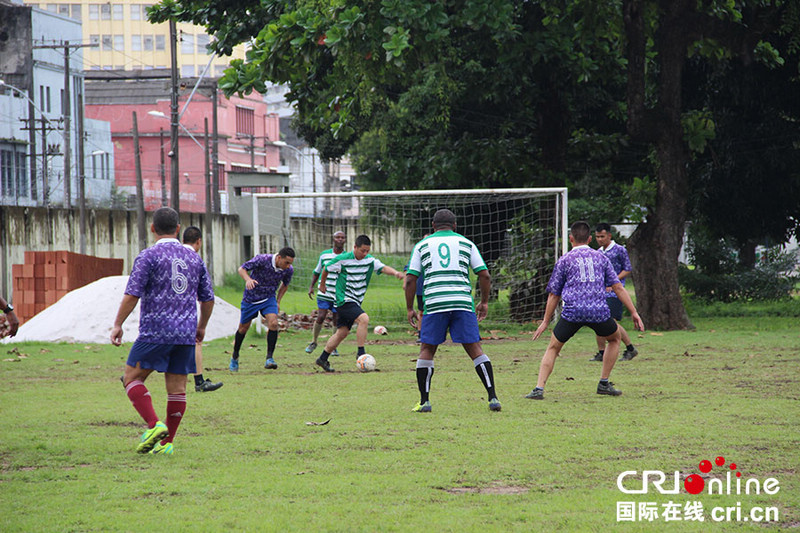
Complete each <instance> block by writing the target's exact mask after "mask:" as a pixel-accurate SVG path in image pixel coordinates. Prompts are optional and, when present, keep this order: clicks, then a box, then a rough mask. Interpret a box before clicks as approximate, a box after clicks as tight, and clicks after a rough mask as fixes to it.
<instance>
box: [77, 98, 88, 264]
mask: <svg viewBox="0 0 800 533" xmlns="http://www.w3.org/2000/svg"><path fill="white" fill-rule="evenodd" d="M76 97H77V101H78V102H77V103H78V213H79V217H80V229H81V237H80V252H81V254H83V255H86V162H85V158H86V155H85V152H84V151H85V147H84V141H85V140H86V136H85V133H84V130H83V93H81V92H79V93H78V94H77V95H76Z"/></svg>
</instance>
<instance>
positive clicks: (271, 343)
mask: <svg viewBox="0 0 800 533" xmlns="http://www.w3.org/2000/svg"><path fill="white" fill-rule="evenodd" d="M264 318H266V319H267V360H266V362H265V363H264V368H268V369H275V368H278V364H277V363H276V362H275V359H274V358H273V356H274V355H275V345H276V344H278V315H277V314H276V313H268V314H267V315H266V316H265V317H264Z"/></svg>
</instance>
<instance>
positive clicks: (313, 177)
mask: <svg viewBox="0 0 800 533" xmlns="http://www.w3.org/2000/svg"><path fill="white" fill-rule="evenodd" d="M315 154H316V152H311V191H312V192H317V162H316V161H315V159H316V157H315ZM316 218H317V198H316V197H314V219H316Z"/></svg>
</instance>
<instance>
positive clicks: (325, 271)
mask: <svg viewBox="0 0 800 533" xmlns="http://www.w3.org/2000/svg"><path fill="white" fill-rule="evenodd" d="M327 281H328V269H326V268H323V269H322V275H321V276H320V277H319V292H321V293H322V294H325V293H326V292H328V290H327V288H326V287H325V283H326V282H327Z"/></svg>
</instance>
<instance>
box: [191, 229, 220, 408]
mask: <svg viewBox="0 0 800 533" xmlns="http://www.w3.org/2000/svg"><path fill="white" fill-rule="evenodd" d="M183 245H184V246H185V247H187V248H188V249H190V250H192V251H193V252H195V253H198V254H199V253H200V249H201V248H202V247H203V234H202V232H201V231H200V228H198V227H197V226H189V227H188V228H186V229H185V230H184V231H183ZM194 366H195V368H196V371H195V374H194V390H195V392H213V391H215V390H217V389H218V388H220V387H222V382H221V381H220V382H219V383H214V382H213V381H211V380H210V379H203V343H202V342H198V343H197V345H195V347H194Z"/></svg>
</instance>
